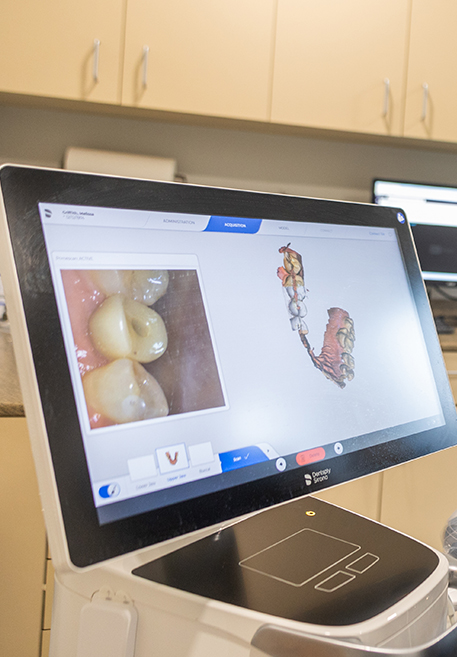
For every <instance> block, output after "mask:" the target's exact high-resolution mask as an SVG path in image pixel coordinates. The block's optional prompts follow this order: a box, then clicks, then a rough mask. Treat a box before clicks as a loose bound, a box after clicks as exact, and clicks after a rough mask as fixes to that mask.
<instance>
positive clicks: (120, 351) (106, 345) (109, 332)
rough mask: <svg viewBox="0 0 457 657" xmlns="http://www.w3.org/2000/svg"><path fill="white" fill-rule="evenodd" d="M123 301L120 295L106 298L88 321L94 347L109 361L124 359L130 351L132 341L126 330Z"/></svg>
mask: <svg viewBox="0 0 457 657" xmlns="http://www.w3.org/2000/svg"><path fill="white" fill-rule="evenodd" d="M123 300H124V297H123V296H122V295H120V294H115V295H113V296H111V297H108V298H107V299H105V301H103V303H101V304H100V306H99V307H98V308H97V309H96V310H95V312H93V313H92V315H91V318H90V320H89V329H90V333H91V337H92V341H93V343H94V345H95V347H96V348H97V349H98V351H99V352H100V353H101V354H103V356H106V358H109V359H111V360H114V359H116V358H125V357H126V356H128V355H129V353H130V352H131V351H132V339H131V337H130V332H129V330H128V328H127V318H126V316H125V312H124V304H123Z"/></svg>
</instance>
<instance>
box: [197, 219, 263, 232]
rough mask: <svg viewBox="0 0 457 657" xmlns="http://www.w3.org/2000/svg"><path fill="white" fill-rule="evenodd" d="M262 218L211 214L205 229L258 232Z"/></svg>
mask: <svg viewBox="0 0 457 657" xmlns="http://www.w3.org/2000/svg"><path fill="white" fill-rule="evenodd" d="M261 223H262V219H244V218H242V217H219V216H211V217H210V219H209V221H208V225H207V226H206V228H205V230H209V231H213V232H218V233H250V234H254V233H257V232H258V230H259V228H260V225H261Z"/></svg>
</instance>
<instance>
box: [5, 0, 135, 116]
mask: <svg viewBox="0 0 457 657" xmlns="http://www.w3.org/2000/svg"><path fill="white" fill-rule="evenodd" d="M122 5H123V0H78V1H77V2H75V1H74V0H40V2H36V1H35V0H2V3H1V20H0V61H1V66H0V91H7V92H11V93H19V94H33V95H39V96H54V97H57V98H69V99H81V100H91V101H98V102H111V103H114V102H120V53H121V31H122V20H123V12H122ZM96 40H97V41H99V42H100V43H99V45H97V42H96Z"/></svg>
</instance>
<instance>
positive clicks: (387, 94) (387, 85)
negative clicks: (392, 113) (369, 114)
mask: <svg viewBox="0 0 457 657" xmlns="http://www.w3.org/2000/svg"><path fill="white" fill-rule="evenodd" d="M389 104H390V80H389V78H385V79H384V102H383V105H382V118H383V119H385V118H386V117H387V115H388V114H389Z"/></svg>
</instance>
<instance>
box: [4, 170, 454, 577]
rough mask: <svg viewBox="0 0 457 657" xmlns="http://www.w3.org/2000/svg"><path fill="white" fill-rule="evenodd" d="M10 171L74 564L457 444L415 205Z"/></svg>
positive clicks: (13, 262)
mask: <svg viewBox="0 0 457 657" xmlns="http://www.w3.org/2000/svg"><path fill="white" fill-rule="evenodd" d="M0 185H1V194H2V200H3V206H1V205H0V211H1V212H3V210H4V213H3V214H4V221H3V222H0V231H1V235H0V236H1V238H2V239H0V252H1V255H2V267H3V269H2V281H3V282H4V285H5V292H6V294H7V302H8V294H9V295H11V296H10V299H11V304H10V303H8V307H9V310H10V309H11V312H10V313H9V317H10V322H11V327H12V337H13V340H14V341H15V351H16V353H17V362H18V369H19V374H20V377H21V385H22V391H23V398H24V406H25V412H26V415H27V417H28V421H29V425H30V435H31V440H32V443H34V446H36V447H37V450H36V454H38V455H39V456H40V458H39V459H38V461H37V471H38V475H39V480H40V482H44V486H43V485H42V495H43V492H44V495H43V500H44V506H45V507H47V508H45V512H46V513H48V514H49V516H48V518H49V522H50V523H51V524H52V523H55V519H56V518H62V531H61V532H60V533H58V536H59V537H60V536H61V537H62V539H60V538H59V540H65V545H64V546H63V548H64V549H67V548H68V559H69V560H70V561H71V563H72V564H74V565H76V566H78V567H85V566H88V565H91V564H94V563H98V562H100V561H104V560H106V559H109V558H112V557H115V556H118V555H121V554H127V553H130V552H134V551H136V550H138V549H141V548H145V547H148V546H152V545H154V544H158V543H161V542H163V541H167V540H169V539H172V538H174V537H177V536H180V535H183V534H186V533H190V532H194V531H196V530H197V529H201V528H205V527H211V526H220V523H221V522H224V521H227V520H231V519H235V518H238V517H241V516H243V515H245V514H247V513H250V512H253V511H259V510H262V509H265V508H267V507H271V506H273V505H276V504H280V503H283V502H287V501H291V500H293V499H295V498H298V497H300V496H303V495H307V494H309V493H313V492H317V491H320V490H323V489H325V488H327V487H329V486H335V485H336V484H340V483H342V482H346V481H350V480H352V479H356V478H358V477H361V476H364V475H367V474H370V473H373V472H378V471H380V470H383V469H385V468H388V467H391V466H393V465H396V464H399V463H403V462H405V461H408V460H411V459H413V458H418V457H420V456H423V455H425V454H429V453H431V452H434V451H437V450H440V449H444V448H446V447H450V446H452V445H454V444H455V442H456V436H457V431H456V429H457V417H456V413H455V405H454V401H453V398H452V394H451V391H450V388H449V382H448V380H447V376H446V370H445V367H444V363H443V359H442V354H441V349H440V344H439V341H438V338H437V335H436V330H435V325H434V322H433V318H432V315H431V312H430V307H429V304H428V298H427V295H426V291H425V288H424V283H423V279H422V276H421V272H420V268H419V264H418V260H417V256H416V253H415V248H414V244H413V241H412V236H411V231H410V227H409V225H408V223H407V221H406V218H405V215H404V214H403V212H401V211H400V210H396V209H393V208H388V207H381V206H379V205H364V204H355V203H354V204H353V203H343V202H341V203H339V202H336V201H323V200H318V199H306V198H298V197H291V196H281V195H274V194H263V193H255V192H242V191H236V190H224V189H217V188H211V187H197V186H193V185H187V184H178V183H160V182H153V181H145V180H143V181H142V180H133V179H121V178H115V177H106V176H96V175H89V174H78V173H72V172H67V171H52V170H44V169H33V168H28V167H12V166H5V167H3V168H2V169H1V170H0ZM55 536H57V534H55V535H54V538H55ZM55 540H57V539H56V538H55ZM57 550H61V551H62V545H60V544H59V546H58V547H57ZM55 551H56V550H54V552H55Z"/></svg>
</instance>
